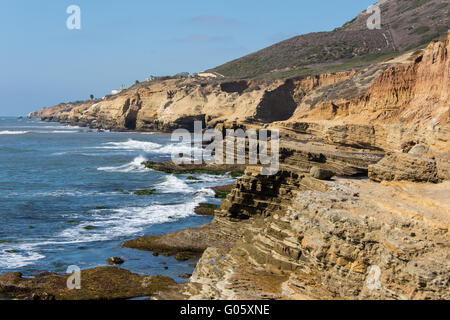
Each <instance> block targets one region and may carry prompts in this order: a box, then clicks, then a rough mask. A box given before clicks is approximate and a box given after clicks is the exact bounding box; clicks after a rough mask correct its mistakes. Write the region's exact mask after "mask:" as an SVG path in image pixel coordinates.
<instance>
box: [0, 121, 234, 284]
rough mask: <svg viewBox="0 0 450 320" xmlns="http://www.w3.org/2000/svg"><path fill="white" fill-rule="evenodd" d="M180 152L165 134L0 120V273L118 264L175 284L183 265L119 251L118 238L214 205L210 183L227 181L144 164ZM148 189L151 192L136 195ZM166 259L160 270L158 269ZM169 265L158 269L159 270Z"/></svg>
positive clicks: (154, 229) (168, 227)
mask: <svg viewBox="0 0 450 320" xmlns="http://www.w3.org/2000/svg"><path fill="white" fill-rule="evenodd" d="M188 147H189V146H186V145H182V144H180V143H176V142H172V141H171V136H170V135H169V134H160V133H128V132H127V133H118V132H97V131H96V130H90V129H88V128H81V127H73V126H66V125H61V124H58V123H48V122H42V121H39V120H35V119H16V118H7V117H0V274H3V273H6V272H22V273H23V274H24V275H25V276H27V275H31V274H34V273H36V272H38V271H54V272H60V273H65V272H66V270H67V267H68V266H71V265H76V266H79V267H80V268H81V269H87V268H93V267H99V266H105V265H107V264H106V259H108V258H110V257H112V256H117V257H121V258H123V259H124V260H125V263H124V264H123V265H122V266H121V267H123V268H124V269H127V270H130V271H132V272H135V273H138V274H143V275H157V274H159V275H164V276H169V277H172V278H174V279H175V280H176V281H178V282H183V281H185V280H182V279H181V278H180V277H179V275H181V274H183V273H192V271H193V268H192V266H190V264H192V261H190V262H189V261H186V262H179V261H177V260H175V259H174V258H172V257H164V256H158V257H154V256H153V255H152V253H151V252H145V251H138V250H133V249H126V248H121V245H122V243H123V242H124V241H126V240H130V239H134V238H137V237H141V236H145V235H156V234H162V233H167V232H172V231H177V230H180V229H184V228H189V227H195V226H199V225H203V224H206V223H208V222H210V221H211V219H212V218H211V217H204V216H198V215H196V214H195V213H194V208H195V207H196V206H197V205H198V204H199V203H201V202H209V203H215V204H219V203H220V202H219V200H218V199H215V198H214V192H213V191H212V189H211V187H213V186H217V185H225V184H229V183H232V182H233V179H232V178H231V177H230V176H227V175H225V176H210V175H196V177H197V178H198V179H199V181H196V182H195V183H192V182H189V181H188V180H187V179H186V178H187V177H188V176H189V175H180V176H174V175H170V174H165V173H162V172H156V171H153V170H150V169H147V168H145V167H144V166H143V165H142V164H141V163H142V162H143V161H144V160H152V161H165V160H170V157H171V154H172V152H174V151H175V152H176V153H177V154H178V153H180V152H183V151H186V148H188ZM143 189H156V194H155V195H151V196H137V195H135V192H136V191H137V190H143ZM163 263H166V264H163ZM165 266H167V267H169V268H168V270H166V269H165V268H164V267H165Z"/></svg>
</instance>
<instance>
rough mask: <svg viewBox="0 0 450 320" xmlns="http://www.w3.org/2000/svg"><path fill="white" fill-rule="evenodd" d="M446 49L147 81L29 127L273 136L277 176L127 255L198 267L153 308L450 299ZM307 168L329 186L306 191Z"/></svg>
mask: <svg viewBox="0 0 450 320" xmlns="http://www.w3.org/2000/svg"><path fill="white" fill-rule="evenodd" d="M449 51H450V34H449V35H447V36H446V37H444V38H442V39H441V40H439V41H433V42H432V43H430V44H429V45H428V46H427V47H426V48H425V49H423V50H421V51H419V52H414V53H412V52H409V53H407V54H405V55H403V56H400V57H397V58H395V59H391V60H388V61H383V62H380V63H377V64H373V65H370V66H368V67H364V68H359V69H353V70H348V71H342V72H337V73H324V74H319V75H315V76H304V77H297V78H292V79H287V80H273V81H272V80H239V81H237V80H226V79H225V80H220V81H219V80H198V79H186V80H181V81H180V80H166V81H154V82H148V83H141V84H137V85H135V86H133V87H131V88H130V89H128V90H126V91H124V92H122V93H120V94H118V95H115V96H109V97H106V98H105V99H104V100H102V101H87V102H83V103H80V104H70V103H69V104H61V105H58V106H55V107H50V108H45V109H42V110H40V111H37V112H34V113H31V114H30V115H29V117H33V118H40V119H42V120H45V121H57V122H62V123H69V124H73V125H81V126H89V127H92V128H99V129H108V130H118V131H126V130H138V131H170V130H173V129H176V128H186V129H192V128H193V121H194V120H199V121H202V122H203V124H204V126H205V127H208V128H213V127H216V126H220V127H222V128H234V129H236V128H256V129H258V128H273V129H278V130H279V131H280V140H281V141H280V147H281V149H280V162H281V166H280V170H279V172H278V173H277V174H276V175H273V176H262V175H261V174H260V170H259V169H260V168H258V167H254V166H248V167H247V168H246V170H245V174H244V175H243V176H242V177H241V178H239V179H238V180H237V181H236V183H235V184H234V186H233V189H232V190H231V192H230V193H229V194H228V195H227V196H226V198H225V199H224V200H223V201H222V205H221V207H220V208H219V209H217V210H216V211H215V217H214V220H213V222H212V223H211V224H209V225H206V226H203V227H199V228H195V229H188V230H182V231H179V232H176V233H172V234H166V235H159V236H157V238H141V239H135V240H132V241H131V242H128V243H127V245H128V246H131V247H133V246H134V247H136V248H138V249H143V250H150V251H152V250H156V251H157V250H162V249H164V251H165V252H169V253H170V254H172V255H176V254H177V253H179V251H182V252H187V251H190V249H192V251H193V252H194V253H195V255H197V256H201V257H200V260H199V262H198V264H197V266H196V269H195V271H194V274H193V275H192V277H191V278H190V279H189V281H188V282H187V283H184V284H179V285H173V286H172V285H171V286H170V287H164V288H163V289H161V290H159V292H158V293H157V294H156V293H154V292H152V293H153V294H154V297H155V298H159V299H174V298H176V299H450V290H449V287H450V274H449V272H448V271H449V260H450V237H449V233H448V232H449V227H450V182H449V179H450V97H449V88H450V74H449V72H450V57H449ZM313 168H317V169H322V170H327V171H331V172H333V173H334V174H335V175H334V177H332V178H331V179H328V180H321V179H316V178H314V177H313V176H311V172H314V171H317V169H313ZM312 169H313V170H312ZM196 239H201V241H197V242H196ZM208 239H211V240H208ZM180 243H183V246H181V247H180ZM190 244H192V248H190ZM194 245H196V246H195V248H194ZM158 246H159V248H156V247H158ZM162 247H163V248H162ZM180 248H181V249H180ZM2 281H3V280H2V278H1V277H0V289H1V288H2V286H4V282H2ZM10 286H11V285H10Z"/></svg>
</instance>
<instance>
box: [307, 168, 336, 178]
mask: <svg viewBox="0 0 450 320" xmlns="http://www.w3.org/2000/svg"><path fill="white" fill-rule="evenodd" d="M310 173H311V176H312V177H313V178H316V179H319V180H330V179H331V178H332V177H333V176H334V175H335V173H334V172H333V171H330V170H326V169H322V168H319V167H312V168H311V171H310Z"/></svg>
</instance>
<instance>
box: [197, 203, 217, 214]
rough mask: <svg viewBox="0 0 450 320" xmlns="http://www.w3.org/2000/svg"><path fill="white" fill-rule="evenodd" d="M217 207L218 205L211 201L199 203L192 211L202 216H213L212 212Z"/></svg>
mask: <svg viewBox="0 0 450 320" xmlns="http://www.w3.org/2000/svg"><path fill="white" fill-rule="evenodd" d="M217 209H219V206H218V205H215V204H211V203H200V204H199V205H198V206H197V207H196V208H195V209H194V212H195V213H196V214H199V215H202V216H213V215H214V212H215V211H216V210H217Z"/></svg>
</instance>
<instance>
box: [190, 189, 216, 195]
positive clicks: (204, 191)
mask: <svg viewBox="0 0 450 320" xmlns="http://www.w3.org/2000/svg"><path fill="white" fill-rule="evenodd" d="M195 194H196V195H197V196H206V197H214V196H215V195H216V192H215V191H214V190H213V189H210V188H201V189H200V190H198V191H197V192H196V193H195Z"/></svg>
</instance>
